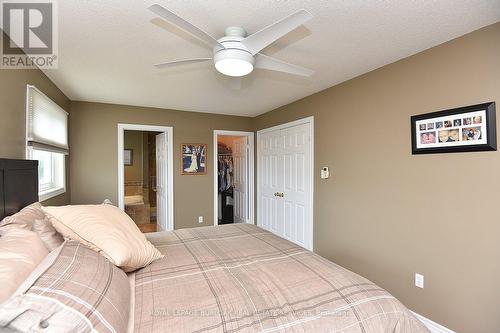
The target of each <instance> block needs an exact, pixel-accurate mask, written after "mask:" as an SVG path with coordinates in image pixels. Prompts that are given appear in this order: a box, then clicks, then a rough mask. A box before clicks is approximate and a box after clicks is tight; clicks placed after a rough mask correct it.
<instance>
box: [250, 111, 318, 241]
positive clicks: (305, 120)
mask: <svg viewBox="0 0 500 333" xmlns="http://www.w3.org/2000/svg"><path fill="white" fill-rule="evenodd" d="M303 124H310V125H311V126H310V128H311V133H310V134H311V141H310V142H309V146H310V149H311V159H310V161H309V163H310V170H311V172H310V175H309V177H310V182H311V193H309V201H310V205H311V206H310V207H311V209H310V212H309V216H308V218H309V224H310V226H311V234H310V236H309V237H310V239H309V244H311V246H310V248H308V250H310V251H313V250H314V116H310V117H306V118H302V119H298V120H294V121H291V122H288V123H284V124H279V125H276V126H273V127H268V128H264V129H261V130H259V131H257V226H259V227H261V228H262V218H261V211H260V205H259V200H260V177H261V174H262V171H261V165H260V160H261V158H262V157H261V154H260V147H259V144H260V136H261V135H262V134H264V133H266V132H272V131H276V130H281V129H285V128H288V127H293V126H297V125H303Z"/></svg>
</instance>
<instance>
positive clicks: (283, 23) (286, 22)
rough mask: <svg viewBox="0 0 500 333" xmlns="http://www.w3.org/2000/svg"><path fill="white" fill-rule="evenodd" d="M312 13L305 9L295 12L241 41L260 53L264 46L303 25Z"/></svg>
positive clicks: (254, 52)
mask: <svg viewBox="0 0 500 333" xmlns="http://www.w3.org/2000/svg"><path fill="white" fill-rule="evenodd" d="M312 17H313V16H312V14H311V13H309V12H308V11H307V10H305V9H301V10H299V11H298V12H295V13H293V14H292V15H290V16H287V17H285V18H284V19H282V20H280V21H278V22H276V23H273V24H271V25H269V26H267V27H265V28H264V29H262V30H260V31H257V32H256V33H254V34H252V35H250V36H248V37H247V38H245V39H244V40H242V41H241V43H242V44H243V45H245V46H246V47H247V49H248V50H249V51H250V52H251V53H252V54H253V55H255V54H257V53H259V52H260V51H261V50H262V49H263V48H265V47H266V46H268V45H269V44H271V43H273V42H274V41H276V40H278V39H279V38H281V37H283V36H284V35H286V34H287V33H289V32H290V31H292V30H293V29H295V28H297V27H299V26H301V25H302V24H304V23H305V22H307V21H308V20H310V19H311V18H312Z"/></svg>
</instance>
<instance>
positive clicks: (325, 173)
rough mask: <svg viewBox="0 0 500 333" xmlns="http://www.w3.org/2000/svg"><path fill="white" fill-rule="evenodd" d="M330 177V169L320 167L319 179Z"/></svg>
mask: <svg viewBox="0 0 500 333" xmlns="http://www.w3.org/2000/svg"><path fill="white" fill-rule="evenodd" d="M329 177H330V170H328V167H323V168H321V179H327V178H329Z"/></svg>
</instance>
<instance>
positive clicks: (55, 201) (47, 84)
mask: <svg viewBox="0 0 500 333" xmlns="http://www.w3.org/2000/svg"><path fill="white" fill-rule="evenodd" d="M27 84H32V85H34V86H36V87H37V88H38V89H40V90H41V91H42V92H43V93H44V94H46V95H47V96H48V97H49V98H51V99H52V100H53V101H54V102H56V103H57V104H59V106H61V107H62V108H63V109H64V110H66V111H67V112H69V111H70V101H69V99H68V98H67V97H66V96H65V95H64V94H63V93H62V92H61V90H59V89H58V88H57V87H56V86H55V85H54V84H53V83H52V81H50V80H49V79H48V78H47V77H46V76H45V74H43V72H42V71H40V70H17V69H2V70H0V143H1V144H0V158H17V159H24V158H25V155H26V85H27ZM70 144H71V143H70ZM70 149H71V147H70ZM66 166H67V172H66V177H67V181H66V183H67V191H66V193H65V194H62V195H59V196H57V197H54V198H52V199H50V200H47V201H45V202H44V204H46V205H63V204H68V203H69V202H70V190H69V159H68V158H67V159H66Z"/></svg>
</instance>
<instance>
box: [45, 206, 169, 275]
mask: <svg viewBox="0 0 500 333" xmlns="http://www.w3.org/2000/svg"><path fill="white" fill-rule="evenodd" d="M43 210H44V211H45V213H46V214H47V217H48V218H49V220H50V222H51V223H52V225H53V226H54V228H55V229H56V230H57V231H59V232H60V233H61V234H62V235H63V236H64V237H65V238H70V239H75V240H78V241H80V242H82V243H83V244H85V245H87V246H88V247H90V248H91V249H93V250H95V251H97V252H100V253H101V254H102V255H104V256H105V257H106V258H108V259H109V260H110V261H111V262H112V263H113V264H115V265H116V266H119V267H121V268H122V269H123V270H124V271H125V272H131V271H134V270H136V269H138V268H141V267H144V266H146V265H148V264H150V263H151V262H152V261H153V260H155V259H159V258H162V257H163V255H162V254H161V253H160V251H158V250H157V249H156V248H155V247H154V246H153V244H151V243H150V242H149V241H148V240H146V237H144V235H143V234H142V233H141V231H140V230H139V228H138V227H137V226H136V224H135V223H134V221H132V219H131V218H130V217H129V216H128V215H127V214H125V213H124V212H123V211H122V210H121V209H119V208H117V207H115V206H112V205H77V206H61V207H43Z"/></svg>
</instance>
